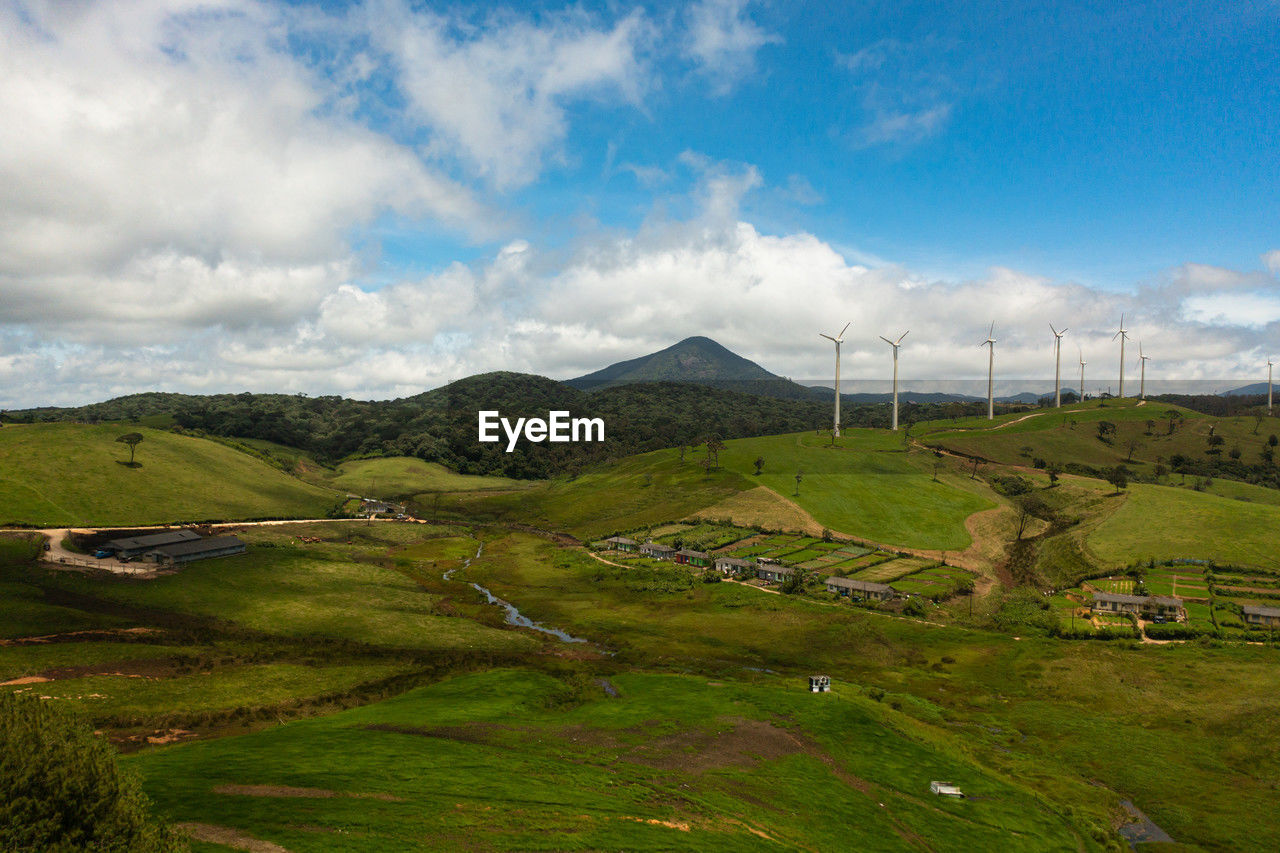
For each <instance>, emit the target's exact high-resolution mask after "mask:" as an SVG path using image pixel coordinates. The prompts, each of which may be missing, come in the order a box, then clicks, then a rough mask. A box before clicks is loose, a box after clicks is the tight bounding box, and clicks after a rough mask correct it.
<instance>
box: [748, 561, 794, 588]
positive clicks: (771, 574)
mask: <svg viewBox="0 0 1280 853" xmlns="http://www.w3.org/2000/svg"><path fill="white" fill-rule="evenodd" d="M793 574H795V569H792V568H788V567H787V566H783V565H779V564H777V563H772V564H771V563H763V562H762V563H761V564H760V565H758V566H757V567H756V577H758V578H760V580H762V581H771V582H772V583H782V582H783V581H785V580H787V578H789V577H791V576H792V575H793Z"/></svg>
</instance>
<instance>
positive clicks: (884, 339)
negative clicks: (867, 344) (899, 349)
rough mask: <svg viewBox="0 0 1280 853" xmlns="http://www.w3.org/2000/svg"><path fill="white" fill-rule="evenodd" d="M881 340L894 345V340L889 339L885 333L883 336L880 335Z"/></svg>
mask: <svg viewBox="0 0 1280 853" xmlns="http://www.w3.org/2000/svg"><path fill="white" fill-rule="evenodd" d="M880 340H882V341H884V342H885V343H886V344H888V345H889V346H893V341H891V340H889V339H888V338H886V337H885V336H884V335H881V336H880Z"/></svg>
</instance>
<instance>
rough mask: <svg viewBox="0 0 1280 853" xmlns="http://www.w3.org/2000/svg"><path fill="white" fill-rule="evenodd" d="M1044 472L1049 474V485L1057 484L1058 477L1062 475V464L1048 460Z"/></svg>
mask: <svg viewBox="0 0 1280 853" xmlns="http://www.w3.org/2000/svg"><path fill="white" fill-rule="evenodd" d="M1044 472H1045V473H1046V474H1048V475H1049V485H1050V486H1056V485H1058V478H1059V477H1061V476H1062V466H1060V465H1059V464H1058V463H1057V462H1050V463H1049V464H1048V465H1046V466H1045V469H1044Z"/></svg>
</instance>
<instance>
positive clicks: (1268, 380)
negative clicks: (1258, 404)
mask: <svg viewBox="0 0 1280 853" xmlns="http://www.w3.org/2000/svg"><path fill="white" fill-rule="evenodd" d="M1272 364H1274V362H1272V361H1271V359H1267V415H1270V414H1271V365H1272Z"/></svg>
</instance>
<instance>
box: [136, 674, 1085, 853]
mask: <svg viewBox="0 0 1280 853" xmlns="http://www.w3.org/2000/svg"><path fill="white" fill-rule="evenodd" d="M607 683H608V685H609V687H610V688H611V689H612V690H613V691H614V692H615V693H616V694H617V695H616V696H613V697H610V696H608V695H607V694H606V693H605V691H604V690H603V689H602V687H601V686H600V684H598V683H596V682H595V681H594V680H592V679H590V678H579V679H578V680H577V682H576V683H574V684H573V686H571V687H569V688H568V689H566V683H565V682H564V681H563V680H556V679H553V678H549V677H547V676H545V675H539V674H536V673H530V672H525V671H512V670H505V671H494V672H489V673H484V674H479V675H470V676H464V677H460V678H456V679H452V680H450V681H447V682H444V683H441V684H437V685H433V686H430V687H426V688H422V689H419V690H416V691H413V692H411V693H408V694H405V695H404V696H400V697H398V698H396V699H393V700H389V701H385V702H382V703H379V704H376V705H371V706H369V707H365V708H360V709H355V710H351V711H347V712H344V713H341V714H337V715H334V716H332V717H329V718H326V719H323V720H307V721H302V722H297V723H292V724H289V725H287V726H283V727H279V728H276V729H272V730H270V731H265V732H262V733H259V734H255V735H250V736H246V737H241V738H235V739H230V740H223V741H218V742H212V743H198V744H188V745H183V746H179V747H175V748H170V749H168V750H165V751H163V752H156V753H152V754H147V755H140V756H137V757H136V758H134V759H132V760H131V761H130V764H131V765H132V766H134V767H135V768H137V769H138V770H140V771H142V772H143V774H144V776H145V777H146V779H147V788H148V791H149V793H150V794H151V795H152V796H153V797H154V798H155V799H156V801H157V802H158V804H159V806H160V807H161V809H162V810H164V811H165V812H166V813H167V814H169V815H170V816H172V817H173V818H175V819H177V820H193V821H202V822H206V823H213V824H217V825H223V826H233V827H235V828H237V829H240V830H242V831H243V832H245V833H246V834H248V835H250V836H252V837H254V838H259V839H263V840H268V841H272V842H274V843H276V844H280V845H282V846H285V847H286V848H288V849H291V850H314V849H322V848H330V847H331V845H332V843H333V842H332V841H330V839H332V838H333V835H334V834H340V836H339V837H340V838H341V848H342V849H344V850H386V849H441V848H469V849H476V848H480V849H495V848H496V849H521V850H564V849H628V850H659V849H672V848H679V849H715V850H754V849H761V850H763V849H777V848H778V847H786V848H797V847H798V848H805V849H876V850H903V851H910V850H916V849H919V848H918V843H919V842H918V839H920V838H921V837H925V838H928V839H930V844H931V848H932V849H937V850H957V851H959V850H976V849H996V848H999V849H1002V850H1014V851H1016V850H1043V849H1050V848H1054V847H1059V848H1070V849H1076V848H1077V847H1078V846H1079V847H1081V849H1086V850H1087V849H1091V848H1095V845H1094V843H1093V842H1091V841H1090V840H1087V825H1086V824H1084V823H1083V822H1081V821H1079V820H1078V819H1076V820H1073V819H1070V818H1064V817H1063V816H1062V815H1060V814H1058V813H1056V812H1055V811H1054V810H1053V809H1051V808H1048V807H1046V805H1045V804H1043V803H1042V802H1041V801H1040V800H1039V798H1038V796H1037V795H1036V793H1035V792H1034V791H1033V790H1032V789H1031V788H1030V787H1027V786H1025V784H1024V783H1022V782H1019V781H1015V780H1014V779H1013V778H1010V777H1004V776H1001V775H999V774H996V773H992V772H990V771H988V770H985V769H983V768H981V767H979V766H977V765H975V764H974V763H973V762H972V761H971V760H969V759H966V758H965V757H963V750H962V749H961V748H960V738H959V737H958V736H956V735H951V734H949V733H944V732H941V731H939V730H937V729H934V728H932V727H925V726H921V725H919V724H916V723H914V722H913V721H911V720H910V719H907V718H904V717H903V716H902V715H900V714H898V713H895V712H894V711H892V710H891V709H889V708H888V707H887V706H885V705H882V704H880V703H877V702H874V701H872V700H870V699H867V698H865V697H864V696H862V695H861V691H858V690H857V689H844V690H840V691H837V692H836V693H834V694H829V695H825V696H821V697H814V696H812V695H810V694H808V693H807V692H806V691H805V690H804V689H803V688H802V687H801V685H798V684H791V685H784V684H747V683H741V682H734V681H721V682H718V683H717V684H714V685H712V684H708V683H707V679H706V678H698V677H690V676H674V675H651V674H618V675H614V676H610V677H609V678H608V681H607ZM934 778H945V779H953V780H956V781H957V782H959V783H960V784H962V785H963V786H964V787H965V790H966V791H968V792H969V793H970V794H971V795H972V798H971V799H969V800H965V801H949V802H941V801H938V800H937V799H936V798H931V797H930V795H929V791H928V784H929V780H930V779H934ZM237 786H238V787H237ZM289 789H310V790H311V791H313V792H327V796H325V797H324V798H322V799H317V798H316V796H315V794H314V793H313V795H312V797H305V796H291V797H289V796H284V794H286V793H288V791H289ZM496 803H502V804H503V806H502V807H501V808H495V807H494V806H495V804H496ZM761 804H765V805H761ZM833 814H839V815H840V816H841V819H840V820H832V819H830V818H831V815H833Z"/></svg>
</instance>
